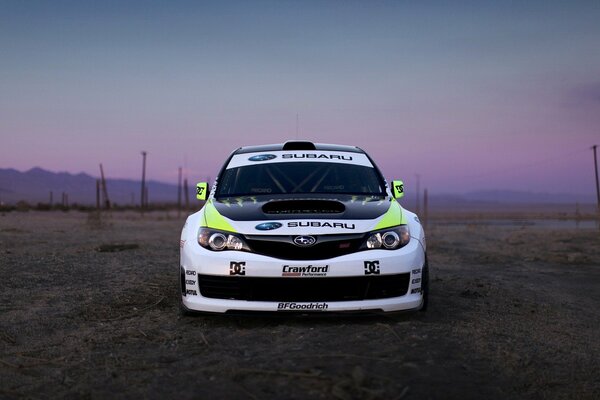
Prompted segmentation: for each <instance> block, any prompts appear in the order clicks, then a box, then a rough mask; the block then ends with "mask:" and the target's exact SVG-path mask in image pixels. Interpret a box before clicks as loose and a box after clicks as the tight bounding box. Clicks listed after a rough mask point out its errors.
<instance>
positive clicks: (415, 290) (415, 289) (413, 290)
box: [410, 287, 421, 294]
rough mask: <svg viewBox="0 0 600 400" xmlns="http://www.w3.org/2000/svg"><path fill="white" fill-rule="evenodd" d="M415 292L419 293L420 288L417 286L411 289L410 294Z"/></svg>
mask: <svg viewBox="0 0 600 400" xmlns="http://www.w3.org/2000/svg"><path fill="white" fill-rule="evenodd" d="M415 293H421V288H420V287H419V288H414V289H411V291H410V294H415Z"/></svg>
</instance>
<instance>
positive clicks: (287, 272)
mask: <svg viewBox="0 0 600 400" xmlns="http://www.w3.org/2000/svg"><path fill="white" fill-rule="evenodd" d="M327 272H329V265H323V266H315V265H306V266H294V265H284V266H283V269H282V270H281V276H286V277H300V276H303V277H315V276H327Z"/></svg>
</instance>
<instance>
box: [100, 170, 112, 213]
mask: <svg viewBox="0 0 600 400" xmlns="http://www.w3.org/2000/svg"><path fill="white" fill-rule="evenodd" d="M100 178H101V179H102V200H103V202H104V208H106V209H109V208H110V200H109V199H108V191H107V190H106V179H104V169H103V168H102V163H100Z"/></svg>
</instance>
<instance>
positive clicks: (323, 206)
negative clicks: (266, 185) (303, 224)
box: [262, 199, 346, 214]
mask: <svg viewBox="0 0 600 400" xmlns="http://www.w3.org/2000/svg"><path fill="white" fill-rule="evenodd" d="M262 210H263V212H264V213H265V214H339V213H343V212H344V211H345V210H346V207H345V206H344V204H343V203H340V202H339V201H334V200H310V199H307V200H276V201H270V202H268V203H266V204H265V205H264V206H263V207H262Z"/></svg>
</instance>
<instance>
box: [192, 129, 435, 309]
mask: <svg viewBox="0 0 600 400" xmlns="http://www.w3.org/2000/svg"><path fill="white" fill-rule="evenodd" d="M196 189H197V198H198V199H199V200H206V203H205V205H204V207H203V208H202V209H201V210H200V211H198V212H196V213H195V214H192V215H190V216H189V217H188V218H187V221H186V222H185V225H184V227H183V231H182V233H181V241H180V248H181V249H180V251H181V262H180V285H181V310H182V312H184V313H187V312H189V311H204V312H217V313H224V312H240V311H264V312H271V311H272V312H285V311H300V312H342V311H385V312H388V311H401V310H424V309H426V307H427V296H428V281H429V279H428V267H427V257H426V246H425V236H424V232H423V228H422V227H421V224H420V223H419V219H418V217H417V216H416V215H415V214H413V213H411V212H409V211H407V210H405V209H403V208H402V207H401V206H400V204H398V202H397V200H396V199H398V198H400V197H402V196H403V194H404V187H403V184H402V181H393V183H392V188H391V189H390V188H389V187H388V185H387V184H386V181H385V179H384V178H383V176H382V174H381V172H380V171H379V169H378V168H377V167H376V166H375V164H374V163H373V161H372V160H371V158H370V157H369V156H368V155H367V154H366V153H365V152H364V151H363V150H361V149H359V148H357V147H350V146H339V145H327V144H318V143H312V142H304V141H292V142H286V143H285V144H274V145H265V146H252V147H242V148H239V149H238V150H236V151H234V152H233V153H232V154H231V156H230V157H229V159H228V160H227V162H226V163H225V165H224V166H223V168H222V169H221V172H220V173H219V175H218V177H217V179H216V181H215V184H214V186H213V187H212V188H210V194H209V195H207V192H208V191H209V187H208V184H207V183H206V182H202V183H199V184H198V185H197V187H196Z"/></svg>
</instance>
